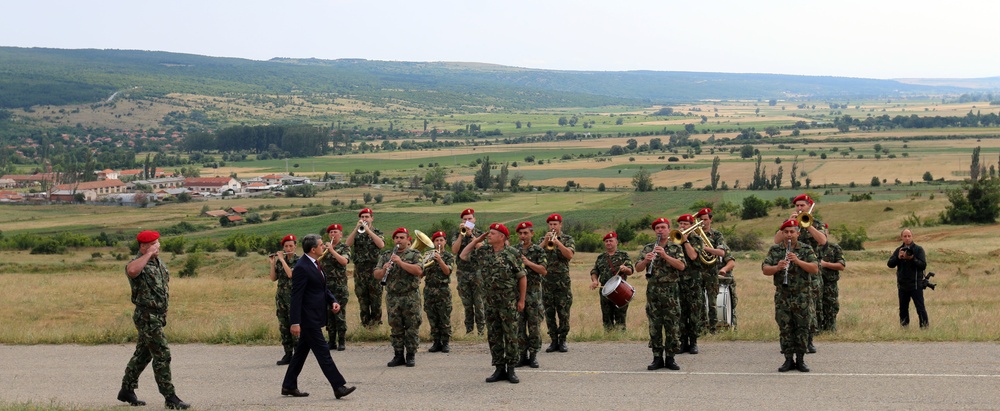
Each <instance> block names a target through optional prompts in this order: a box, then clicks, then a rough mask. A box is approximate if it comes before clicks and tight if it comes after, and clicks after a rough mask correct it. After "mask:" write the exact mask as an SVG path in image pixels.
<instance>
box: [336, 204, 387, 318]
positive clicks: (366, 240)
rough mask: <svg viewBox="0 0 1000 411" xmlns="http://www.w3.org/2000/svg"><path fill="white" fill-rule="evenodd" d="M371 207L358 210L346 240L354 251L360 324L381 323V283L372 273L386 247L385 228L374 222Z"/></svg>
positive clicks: (355, 290) (355, 288)
mask: <svg viewBox="0 0 1000 411" xmlns="http://www.w3.org/2000/svg"><path fill="white" fill-rule="evenodd" d="M374 221H375V217H374V215H373V213H372V209H370V208H365V209H362V210H361V211H360V212H358V224H357V225H355V226H354V230H352V231H351V233H350V234H348V235H347V239H346V240H344V242H346V243H347V246H348V247H352V248H353V250H354V295H356V296H357V297H358V311H359V312H360V313H361V325H362V326H365V327H373V326H378V325H381V324H382V286H381V285H380V284H379V282H378V281H377V280H375V278H374V277H373V276H372V273H373V272H374V270H375V263H376V262H377V261H378V258H379V252H380V251H381V250H382V248H383V247H385V240H383V239H382V231H380V230H379V229H377V228H375V226H373V225H372V223H373V222H374Z"/></svg>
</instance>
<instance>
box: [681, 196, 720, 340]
mask: <svg viewBox="0 0 1000 411" xmlns="http://www.w3.org/2000/svg"><path fill="white" fill-rule="evenodd" d="M693 225H694V216H693V215H691V214H684V215H681V216H680V217H678V218H677V228H678V229H680V230H681V231H682V232H683V231H684V230H687V229H689V228H691V226H693ZM690 234H691V233H688V234H685V235H683V236H682V238H683V242H682V243H681V248H682V249H683V251H684V256H685V257H686V258H687V261H686V262H685V266H686V267H687V268H686V269H685V270H684V273H683V274H682V275H681V281H680V298H681V352H687V353H688V354H697V353H698V352H699V351H698V335H700V334H701V331H702V330H703V329H705V322H706V319H705V315H706V310H705V287H704V285H703V278H704V277H705V274H704V273H705V272H706V271H709V272H712V274H713V275H714V274H715V271H714V268H713V267H709V266H707V265H705V264H704V263H703V262H702V261H701V259H700V258H699V255H700V254H701V250H702V249H703V248H704V244H703V242H702V240H701V236H698V235H690Z"/></svg>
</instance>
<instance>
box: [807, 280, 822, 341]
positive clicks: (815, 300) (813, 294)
mask: <svg viewBox="0 0 1000 411" xmlns="http://www.w3.org/2000/svg"><path fill="white" fill-rule="evenodd" d="M809 299H810V300H811V302H810V304H809V315H810V318H809V335H815V334H816V333H818V332H819V331H820V324H822V323H823V321H824V320H823V277H820V276H819V274H816V275H815V278H814V279H813V280H812V282H811V283H810V285H809Z"/></svg>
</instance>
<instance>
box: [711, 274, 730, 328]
mask: <svg viewBox="0 0 1000 411" xmlns="http://www.w3.org/2000/svg"><path fill="white" fill-rule="evenodd" d="M715 313H716V315H718V316H717V317H716V318H718V319H719V324H718V325H721V326H724V327H732V326H733V296H732V295H731V294H730V293H729V284H719V296H718V297H716V299H715Z"/></svg>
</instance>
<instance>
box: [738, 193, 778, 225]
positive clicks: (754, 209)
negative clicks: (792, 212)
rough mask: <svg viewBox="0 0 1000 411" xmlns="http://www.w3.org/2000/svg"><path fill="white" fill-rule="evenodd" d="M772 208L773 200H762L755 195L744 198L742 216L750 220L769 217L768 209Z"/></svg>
mask: <svg viewBox="0 0 1000 411" xmlns="http://www.w3.org/2000/svg"><path fill="white" fill-rule="evenodd" d="M768 208H771V202H770V201H765V200H761V199H760V198H759V197H757V196H755V195H751V196H749V197H745V198H744V199H743V211H742V213H741V214H740V218H742V219H744V220H750V219H754V218H760V217H767V209H768Z"/></svg>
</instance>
